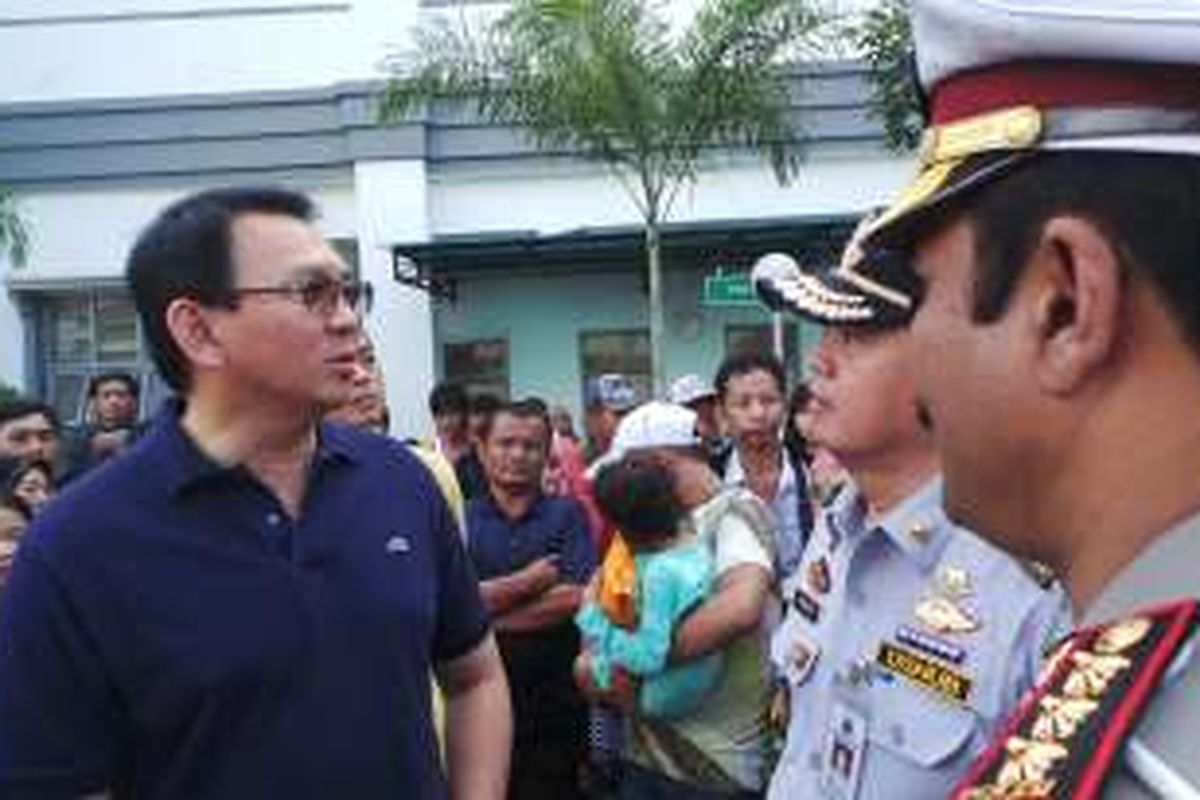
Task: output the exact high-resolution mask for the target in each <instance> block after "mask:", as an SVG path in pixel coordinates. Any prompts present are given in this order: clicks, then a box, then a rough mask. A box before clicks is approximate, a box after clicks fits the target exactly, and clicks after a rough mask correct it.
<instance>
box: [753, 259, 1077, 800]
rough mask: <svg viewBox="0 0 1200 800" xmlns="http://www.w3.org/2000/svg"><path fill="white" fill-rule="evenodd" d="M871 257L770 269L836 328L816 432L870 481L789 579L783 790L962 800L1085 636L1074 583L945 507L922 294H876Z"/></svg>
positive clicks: (821, 383) (852, 494)
mask: <svg viewBox="0 0 1200 800" xmlns="http://www.w3.org/2000/svg"><path fill="white" fill-rule="evenodd" d="M878 257H881V256H880V255H879V254H871V255H870V256H868V257H866V260H871V259H873V258H878ZM863 261H864V256H863V255H862V254H861V253H860V252H859V251H858V248H857V247H856V246H855V245H853V244H852V245H851V246H850V247H849V248H848V249H847V255H846V258H845V259H844V260H843V263H842V264H841V265H839V266H838V267H837V268H835V269H832V270H808V271H804V272H801V271H800V270H799V269H798V268H797V267H796V265H795V263H794V262H790V259H788V258H787V257H785V256H772V257H768V258H766V259H764V261H762V262H760V265H761V266H760V268H759V269H758V270H757V271H756V273H755V277H756V283H757V285H758V288H759V290H760V295H761V296H762V297H763V298H764V299H765V300H766V301H768V304H769V305H772V306H774V307H776V308H784V309H787V310H791V311H794V312H797V313H800V314H802V315H805V316H807V317H808V318H810V319H813V320H816V321H817V322H819V323H823V324H825V325H826V329H825V332H824V335H823V337H822V339H821V343H820V345H819V346H818V348H817V350H816V352H815V355H814V358H813V361H812V381H811V389H812V396H813V400H812V401H811V405H810V410H811V425H810V427H809V429H808V430H807V431H806V435H807V436H808V437H809V438H810V439H811V440H812V441H813V442H814V443H815V444H817V445H818V446H821V447H825V448H827V449H828V450H830V451H831V452H832V453H833V455H834V456H836V457H837V458H838V460H839V461H840V462H841V463H842V464H843V465H844V466H845V467H846V469H847V470H848V472H849V473H850V475H851V477H852V479H853V480H852V483H851V485H850V486H849V487H848V488H847V489H846V490H843V491H842V492H841V493H840V494H839V495H838V496H837V497H836V498H835V500H834V501H833V502H832V504H831V505H830V506H829V507H827V508H826V509H824V511H823V513H821V514H819V515H818V516H819V519H818V523H817V526H816V528H815V530H814V533H813V536H812V539H811V540H810V542H809V543H808V546H807V547H806V549H805V551H804V553H803V557H802V560H801V565H800V568H799V569H798V570H797V572H796V573H795V574H794V575H793V576H792V578H790V579H789V580H788V581H787V582H786V583H785V585H784V597H785V599H786V600H787V601H788V604H789V608H788V610H787V613H786V616H785V619H784V622H783V624H782V625H781V627H780V628H779V630H778V631H777V633H776V634H775V637H774V639H773V642H772V659H773V661H774V663H775V666H776V668H777V669H778V671H779V674H780V675H781V676H782V678H783V681H784V682H785V684H786V689H787V692H788V693H789V694H790V704H789V706H790V720H789V724H788V730H787V742H786V745H785V748H784V752H783V755H782V758H781V760H780V762H779V765H778V767H777V769H776V772H775V774H774V776H773V778H772V781H771V785H770V794H769V797H771V798H779V799H780V800H783V798H793V797H796V798H801V797H802V798H836V799H837V800H853V799H854V798H860V799H863V800H883V799H884V798H887V799H888V800H892V799H893V798H934V797H944V796H946V794H947V793H948V792H949V791H950V789H951V788H952V787H953V786H954V784H955V782H956V781H957V780H958V779H960V778H961V777H962V775H963V773H964V772H965V771H966V768H967V766H968V765H969V764H970V762H971V760H972V759H973V758H974V757H975V756H976V755H978V753H979V752H980V750H981V749H982V748H983V746H984V744H985V743H986V742H987V741H988V738H989V737H990V736H991V735H992V733H993V732H994V731H995V729H996V726H997V724H998V723H999V722H1000V721H1002V720H1003V719H1004V717H1005V715H1006V714H1007V713H1008V711H1009V710H1010V709H1011V708H1012V707H1013V705H1014V704H1015V703H1016V701H1017V700H1018V699H1019V698H1020V696H1021V694H1022V693H1023V692H1024V691H1025V690H1026V689H1027V688H1028V687H1029V686H1030V685H1032V683H1033V681H1034V677H1035V676H1036V674H1037V670H1038V668H1039V666H1040V663H1041V657H1042V654H1043V652H1044V650H1045V649H1046V648H1048V647H1049V646H1050V644H1052V643H1053V642H1054V641H1055V639H1056V638H1057V637H1059V636H1061V635H1062V634H1065V633H1066V632H1067V630H1069V624H1068V613H1067V607H1066V602H1065V597H1064V596H1063V594H1062V592H1061V591H1060V590H1059V589H1058V588H1056V587H1053V586H1049V585H1040V584H1039V583H1038V582H1037V581H1036V580H1035V579H1034V577H1033V576H1031V575H1030V574H1029V572H1028V571H1027V570H1025V569H1023V568H1022V566H1021V565H1020V564H1018V562H1016V561H1015V560H1014V559H1013V558H1011V557H1010V556H1008V555H1007V554H1005V553H1003V552H1002V551H1000V550H998V549H996V548H995V547H993V546H991V545H989V544H987V543H986V542H985V541H983V540H982V539H980V538H979V537H977V536H976V535H974V534H973V533H971V532H970V531H968V530H965V529H963V528H960V527H956V526H955V525H953V524H952V523H950V522H949V521H948V520H947V519H946V517H945V515H944V513H943V512H942V508H941V494H942V490H941V481H940V478H939V475H938V470H939V465H938V459H937V453H936V451H935V449H934V445H933V440H932V437H931V436H930V433H929V431H928V429H927V427H926V425H925V423H924V420H923V418H922V415H921V413H920V411H919V408H918V405H917V402H916V395H915V393H914V385H913V381H912V375H911V370H910V364H909V358H910V344H911V343H910V341H909V337H908V334H907V332H906V331H905V329H904V322H905V321H906V319H907V310H908V307H909V306H910V304H911V302H910V298H909V297H908V296H907V295H905V294H904V292H903V291H902V290H896V291H894V292H892V293H891V294H892V297H891V300H890V301H888V300H883V299H879V298H876V297H872V296H867V295H863V294H862V293H861V292H860V291H858V290H857V289H856V288H855V285H854V281H855V280H856V279H857V276H858V274H859V273H858V272H857V270H858V267H859V266H860V264H862V263H863ZM789 262H790V263H789Z"/></svg>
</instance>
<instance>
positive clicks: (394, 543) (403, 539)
mask: <svg viewBox="0 0 1200 800" xmlns="http://www.w3.org/2000/svg"><path fill="white" fill-rule="evenodd" d="M384 549H385V550H386V551H387V552H389V553H407V552H408V551H409V550H411V549H412V546H411V545H410V544H409V543H408V537H407V536H404V535H403V534H396V535H395V536H393V537H392V538H390V539H388V540H387V544H386V545H384Z"/></svg>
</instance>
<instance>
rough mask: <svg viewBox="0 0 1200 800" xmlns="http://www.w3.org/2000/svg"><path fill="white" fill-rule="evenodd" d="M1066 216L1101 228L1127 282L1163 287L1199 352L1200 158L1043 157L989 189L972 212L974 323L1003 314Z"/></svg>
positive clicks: (1075, 154) (968, 211)
mask: <svg viewBox="0 0 1200 800" xmlns="http://www.w3.org/2000/svg"><path fill="white" fill-rule="evenodd" d="M950 213H951V214H952V213H953V211H951V212H950ZM1061 214H1071V215H1076V216H1079V217H1082V218H1084V219H1087V220H1089V221H1091V222H1092V223H1093V224H1094V225H1096V226H1097V227H1098V228H1099V229H1100V231H1101V232H1102V234H1103V235H1104V236H1105V237H1106V238H1107V239H1108V240H1109V243H1110V245H1111V246H1112V248H1113V250H1114V252H1115V253H1116V254H1117V256H1118V258H1120V259H1121V261H1122V264H1121V268H1122V270H1123V271H1124V272H1125V275H1124V277H1125V278H1126V279H1128V278H1129V277H1130V276H1131V275H1133V274H1137V275H1141V276H1143V277H1144V278H1145V279H1146V280H1148V281H1149V282H1150V284H1151V285H1152V286H1154V287H1155V288H1156V289H1157V290H1158V295H1159V296H1160V297H1161V298H1162V301H1163V303H1164V304H1165V305H1166V307H1167V308H1168V309H1169V310H1170V313H1171V314H1172V316H1173V317H1174V318H1175V320H1176V321H1177V323H1178V324H1179V325H1180V328H1181V330H1182V332H1183V335H1184V337H1185V339H1186V341H1187V342H1188V343H1189V344H1190V346H1191V347H1192V349H1193V351H1194V352H1196V354H1197V355H1200V159H1196V158H1193V157H1182V156H1174V155H1165V154H1150V153H1094V152H1057V153H1046V154H1040V155H1038V156H1035V157H1033V158H1031V159H1029V160H1028V161H1027V162H1026V163H1025V164H1023V165H1020V166H1017V167H1016V168H1014V169H1013V170H1012V171H1011V172H1010V173H1008V174H1006V175H1004V176H1002V177H1000V178H998V179H997V180H996V181H993V182H992V183H989V184H985V185H984V186H983V187H982V188H981V189H979V192H978V195H977V196H976V197H975V198H974V201H973V202H971V203H970V204H968V205H966V206H965V216H966V218H967V219H968V220H969V222H970V223H971V225H972V227H973V230H974V233H975V260H976V265H977V266H976V270H975V275H974V276H973V284H974V285H973V289H972V291H973V298H972V308H971V316H972V319H973V320H974V321H975V322H977V323H988V322H993V321H996V320H998V319H999V318H1000V317H1002V316H1003V315H1004V312H1005V310H1006V309H1007V307H1008V303H1009V302H1010V300H1011V299H1012V296H1013V293H1014V290H1015V288H1016V286H1017V284H1018V282H1019V280H1020V277H1021V274H1022V270H1023V267H1024V265H1025V264H1026V262H1027V261H1028V260H1029V255H1030V253H1031V251H1032V249H1033V247H1034V246H1035V245H1036V243H1037V241H1038V237H1039V235H1040V233H1041V230H1042V227H1043V226H1044V225H1045V223H1046V222H1047V221H1049V220H1050V219H1051V218H1052V217H1054V216H1057V215H1061ZM944 218H945V215H943V219H944ZM934 224H936V221H935V223H934Z"/></svg>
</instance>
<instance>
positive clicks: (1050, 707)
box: [859, 0, 1200, 800]
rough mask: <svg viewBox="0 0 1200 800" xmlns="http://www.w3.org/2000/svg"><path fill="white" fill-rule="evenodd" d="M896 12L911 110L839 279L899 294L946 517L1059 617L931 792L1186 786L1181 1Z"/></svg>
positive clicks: (1192, 58) (1194, 567)
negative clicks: (985, 543) (1017, 557)
mask: <svg viewBox="0 0 1200 800" xmlns="http://www.w3.org/2000/svg"><path fill="white" fill-rule="evenodd" d="M910 7H911V10H912V14H913V30H914V37H915V40H916V49H917V61H918V70H919V76H920V81H921V85H922V88H923V90H924V92H925V94H926V100H927V102H926V106H927V109H928V112H929V122H928V127H927V132H926V138H925V143H924V146H923V148H922V150H921V153H920V157H919V159H920V165H919V173H918V175H917V177H916V178H915V179H914V180H913V181H912V183H911V184H910V185H909V186H908V187H907V188H905V189H904V190H903V191H902V192H901V194H900V195H899V196H898V197H897V198H896V200H895V201H894V203H893V204H892V205H891V206H890V207H889V208H888V209H887V210H886V211H885V212H884V213H883V214H882V215H881V216H880V217H879V219H878V220H877V221H876V222H875V223H874V227H873V228H872V229H871V231H869V232H868V238H867V241H868V243H869V246H871V247H879V248H889V249H891V250H893V251H896V252H899V253H900V254H901V257H900V258H897V259H895V260H893V261H890V262H889V263H886V264H884V263H879V264H876V265H874V268H872V269H869V270H867V279H866V280H865V281H862V282H860V284H859V288H860V290H861V291H862V292H865V293H867V294H875V295H877V296H878V297H879V298H882V297H885V296H887V295H890V294H892V293H893V292H894V291H895V290H896V287H898V286H912V287H916V289H917V291H916V292H915V293H914V297H915V298H919V299H920V302H919V303H917V304H916V307H915V308H914V309H913V313H912V319H911V322H910V326H909V331H910V333H909V335H910V336H911V337H912V340H913V346H914V354H915V358H914V365H915V367H914V371H915V374H916V376H917V384H918V391H919V392H920V394H921V397H922V399H923V400H924V402H925V404H926V408H927V411H928V414H929V416H930V419H931V421H932V424H933V428H934V430H935V432H936V437H937V440H938V447H939V451H940V452H941V457H942V464H943V469H944V475H945V502H946V506H947V509H948V513H949V514H950V516H951V517H952V518H953V519H954V520H956V521H957V522H960V523H962V524H966V525H969V526H970V527H971V528H972V529H974V530H978V531H980V532H983V533H984V534H985V535H986V536H987V537H988V538H989V539H990V540H992V541H994V542H996V543H997V544H999V545H1001V546H1002V547H1004V548H1005V549H1008V550H1011V551H1013V552H1016V553H1020V554H1022V555H1028V556H1031V557H1035V558H1039V559H1041V560H1043V561H1045V562H1046V563H1047V564H1048V565H1049V566H1050V567H1051V568H1053V569H1054V571H1055V572H1056V573H1057V574H1059V575H1061V576H1063V580H1064V583H1065V586H1066V589H1067V591H1068V593H1069V595H1070V598H1071V603H1072V606H1073V608H1074V612H1075V618H1076V620H1077V629H1076V631H1075V632H1074V633H1073V634H1072V635H1071V637H1070V638H1069V639H1067V640H1066V641H1065V642H1064V643H1063V644H1062V646H1061V647H1060V648H1059V649H1058V650H1057V652H1056V653H1055V655H1054V656H1053V658H1052V659H1051V660H1050V662H1049V664H1048V666H1047V667H1046V668H1045V670H1044V671H1043V673H1042V674H1041V676H1040V677H1039V680H1038V682H1037V684H1036V685H1035V687H1034V688H1033V689H1031V691H1030V692H1029V694H1028V695H1027V697H1026V698H1025V699H1024V700H1023V701H1022V703H1021V704H1020V705H1019V707H1018V709H1017V711H1016V712H1014V714H1013V716H1012V718H1011V719H1010V720H1009V721H1008V723H1006V725H1005V728H1004V730H1003V731H1002V733H1001V734H1000V735H999V736H998V737H997V738H996V740H995V741H994V742H993V743H992V745H991V746H990V747H989V749H988V750H987V751H986V752H985V754H984V755H983V756H982V757H981V758H980V759H979V760H977V761H976V762H975V763H974V764H973V765H972V767H971V769H970V770H969V771H968V774H967V776H966V777H965V778H964V780H963V781H962V782H961V784H960V785H959V786H958V787H956V789H955V791H954V793H953V796H954V797H955V798H967V799H969V800H974V799H977V798H997V797H1024V798H1029V797H1055V798H1058V797H1088V798H1092V797H1096V798H1101V797H1103V798H1142V797H1162V798H1196V797H1200V745H1197V742H1200V663H1198V662H1200V656H1197V655H1196V653H1195V650H1196V634H1195V631H1196V629H1197V620H1198V616H1200V615H1198V613H1197V602H1196V598H1197V597H1198V596H1200V566H1198V565H1200V478H1198V477H1197V476H1200V414H1198V413H1197V409H1200V3H1197V2H1195V0H1139V2H1128V0H1072V1H1071V2H1069V3H1067V2H1061V0H911V3H910ZM1014 476H1019V478H1017V479H1014ZM897 796H899V795H897Z"/></svg>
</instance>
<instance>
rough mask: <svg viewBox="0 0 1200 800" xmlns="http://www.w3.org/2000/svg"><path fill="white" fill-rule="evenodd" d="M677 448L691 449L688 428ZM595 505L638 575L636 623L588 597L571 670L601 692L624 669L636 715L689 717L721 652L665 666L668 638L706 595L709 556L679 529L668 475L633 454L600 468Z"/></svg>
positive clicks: (681, 513)
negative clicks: (634, 694)
mask: <svg viewBox="0 0 1200 800" xmlns="http://www.w3.org/2000/svg"><path fill="white" fill-rule="evenodd" d="M688 436H689V437H690V439H691V441H690V442H688V441H687V440H686V439H685V440H684V441H685V444H684V446H688V445H689V444H698V443H699V439H698V438H697V437H696V433H695V432H694V431H691V432H688ZM596 501H597V502H598V503H599V505H600V509H601V510H602V511H603V512H604V514H605V516H607V517H608V518H609V519H611V520H612V521H613V524H614V525H616V526H617V528H618V529H619V530H620V531H621V536H622V537H623V538H624V540H625V542H626V543H627V544H628V545H629V548H630V550H631V551H632V552H633V556H634V560H635V565H636V572H637V584H636V585H637V593H636V600H637V602H636V613H635V616H636V619H635V620H634V621H633V624H632V625H629V626H627V625H625V624H622V623H624V622H627V621H626V620H618V619H612V618H610V617H609V616H608V615H607V614H606V613H605V611H604V609H603V608H602V607H601V606H600V604H599V603H598V602H596V601H595V600H593V601H590V602H588V603H586V604H584V606H583V608H581V609H580V611H579V614H578V615H576V617H575V622H576V624H577V625H578V626H579V630H580V632H581V633H582V635H583V639H584V652H583V654H582V655H581V656H580V661H579V663H578V664H577V667H576V668H577V669H585V670H590V672H591V677H590V679H591V681H592V682H594V683H595V684H596V686H597V687H599V688H600V689H601V690H604V691H608V690H610V689H611V688H612V673H613V671H614V670H618V669H619V670H623V671H625V672H627V673H629V674H630V675H633V676H635V677H636V678H637V680H638V683H639V688H638V699H637V710H638V712H639V713H641V714H646V715H648V716H657V717H676V716H681V715H684V714H688V713H691V712H693V711H695V710H696V708H697V707H698V706H699V704H700V703H702V702H704V700H705V698H706V697H707V695H708V693H709V692H710V691H711V690H712V689H713V688H714V687H715V686H716V683H717V680H718V678H719V677H720V669H721V656H720V653H711V654H709V655H707V656H705V657H703V658H698V659H695V660H693V661H689V662H687V663H684V664H680V665H678V666H668V664H667V656H668V655H669V654H670V652H671V641H672V638H673V637H674V634H675V630H676V628H677V627H678V625H679V623H680V622H681V621H682V619H683V618H684V617H685V616H686V615H687V614H689V613H691V612H692V611H694V610H695V609H696V608H697V607H699V605H700V604H701V603H703V602H704V601H705V600H706V599H708V597H709V596H710V595H711V593H712V590H713V587H714V585H715V581H714V574H713V573H714V569H713V554H712V549H711V548H710V547H709V544H708V543H707V542H704V541H701V540H700V539H699V538H698V537H697V536H696V535H695V532H694V531H692V530H691V529H690V528H689V527H688V526H687V525H686V524H685V519H686V516H685V515H686V511H685V510H684V508H683V504H682V503H681V502H680V501H679V497H678V495H677V494H676V492H675V481H674V478H673V477H672V475H671V471H670V470H669V469H668V468H667V467H666V466H665V465H664V464H662V463H660V462H658V461H656V460H655V459H654V458H653V457H648V456H639V455H637V454H634V453H630V454H627V455H625V456H624V457H623V458H621V459H620V460H619V461H616V462H613V463H611V464H606V465H605V466H604V467H603V468H602V469H601V470H600V474H599V475H598V476H597V477H596Z"/></svg>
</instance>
